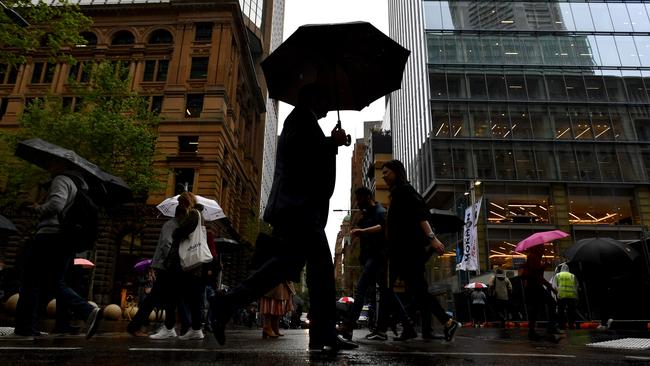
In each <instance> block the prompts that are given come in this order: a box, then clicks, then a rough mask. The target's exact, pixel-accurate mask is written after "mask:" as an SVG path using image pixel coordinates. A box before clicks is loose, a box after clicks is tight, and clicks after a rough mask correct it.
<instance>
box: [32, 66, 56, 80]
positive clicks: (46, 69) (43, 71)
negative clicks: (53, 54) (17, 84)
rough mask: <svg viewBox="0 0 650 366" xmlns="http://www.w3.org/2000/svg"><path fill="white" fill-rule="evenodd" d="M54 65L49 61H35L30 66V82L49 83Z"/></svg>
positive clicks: (52, 76) (52, 75)
mask: <svg viewBox="0 0 650 366" xmlns="http://www.w3.org/2000/svg"><path fill="white" fill-rule="evenodd" d="M55 67H56V65H55V64H52V63H49V62H36V63H34V67H33V68H32V84H49V83H51V82H52V79H53V78H54V69H55Z"/></svg>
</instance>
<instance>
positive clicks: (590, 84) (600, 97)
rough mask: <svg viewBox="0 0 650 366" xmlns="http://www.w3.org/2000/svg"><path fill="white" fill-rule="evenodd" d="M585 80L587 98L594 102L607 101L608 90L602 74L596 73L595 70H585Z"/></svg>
mask: <svg viewBox="0 0 650 366" xmlns="http://www.w3.org/2000/svg"><path fill="white" fill-rule="evenodd" d="M583 79H584V81H585V90H586V92H587V98H588V99H589V101H592V102H606V101H607V92H606V91H605V82H604V81H603V77H602V75H600V74H597V75H594V73H593V72H585V73H584V75H583Z"/></svg>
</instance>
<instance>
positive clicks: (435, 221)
mask: <svg viewBox="0 0 650 366" xmlns="http://www.w3.org/2000/svg"><path fill="white" fill-rule="evenodd" d="M429 223H430V224H431V225H433V228H434V229H435V231H436V233H438V234H447V233H457V232H459V231H462V230H463V227H464V226H465V222H464V221H463V219H462V218H460V217H458V216H456V215H455V214H454V213H453V212H451V211H444V210H438V209H435V208H432V209H430V210H429Z"/></svg>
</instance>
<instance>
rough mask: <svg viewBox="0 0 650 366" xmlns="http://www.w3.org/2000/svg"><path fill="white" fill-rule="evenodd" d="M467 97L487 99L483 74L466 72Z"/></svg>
mask: <svg viewBox="0 0 650 366" xmlns="http://www.w3.org/2000/svg"><path fill="white" fill-rule="evenodd" d="M467 81H468V83H469V97H470V98H472V99H487V98H488V91H487V85H486V84H485V75H484V74H467Z"/></svg>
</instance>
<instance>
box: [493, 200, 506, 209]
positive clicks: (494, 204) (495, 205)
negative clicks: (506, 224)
mask: <svg viewBox="0 0 650 366" xmlns="http://www.w3.org/2000/svg"><path fill="white" fill-rule="evenodd" d="M490 204H491V205H492V206H494V207H498V208H500V209H502V210H504V211H505V210H506V209H505V208H503V207H501V206H499V205H497V204H496V203H494V202H490Z"/></svg>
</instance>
